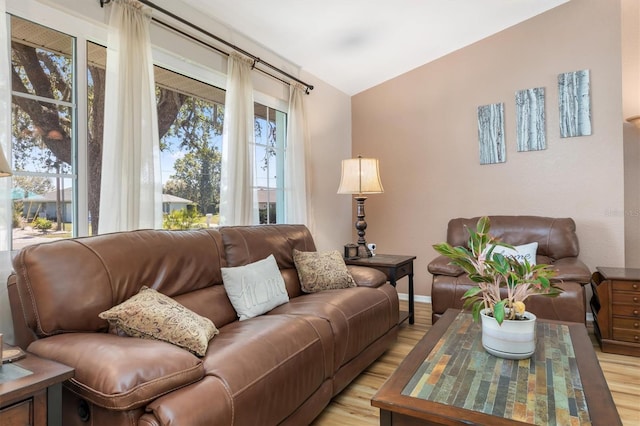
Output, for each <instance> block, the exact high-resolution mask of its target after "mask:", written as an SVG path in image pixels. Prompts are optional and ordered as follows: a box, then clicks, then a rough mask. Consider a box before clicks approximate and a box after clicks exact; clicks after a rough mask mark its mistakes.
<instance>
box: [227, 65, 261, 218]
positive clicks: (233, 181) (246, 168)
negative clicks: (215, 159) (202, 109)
mask: <svg viewBox="0 0 640 426" xmlns="http://www.w3.org/2000/svg"><path fill="white" fill-rule="evenodd" d="M252 64H253V62H252V61H251V60H249V59H248V58H245V57H242V56H240V55H238V54H236V53H231V54H230V55H229V59H228V65H227V93H226V95H225V105H224V129H223V131H222V164H221V176H220V224H221V225H251V224H254V223H256V219H257V212H258V209H257V203H255V201H254V200H255V197H254V196H253V193H254V189H253V186H254V183H253V165H254V161H255V160H254V157H255V153H254V152H253V150H252V147H253V146H254V129H253V84H252V83H251V66H252Z"/></svg>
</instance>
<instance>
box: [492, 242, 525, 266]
mask: <svg viewBox="0 0 640 426" xmlns="http://www.w3.org/2000/svg"><path fill="white" fill-rule="evenodd" d="M487 249H488V250H490V247H487ZM537 250H538V242H537V241H536V242H533V243H529V244H522V245H519V246H513V248H509V247H504V246H498V245H496V246H494V248H493V252H492V254H497V253H500V254H501V255H503V256H505V257H513V258H515V259H516V260H517V261H518V262H520V263H524V260H525V259H526V260H527V261H528V262H529V264H530V265H532V266H533V265H535V264H536V252H537Z"/></svg>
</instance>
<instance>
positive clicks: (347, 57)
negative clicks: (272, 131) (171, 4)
mask: <svg viewBox="0 0 640 426" xmlns="http://www.w3.org/2000/svg"><path fill="white" fill-rule="evenodd" d="M180 1H181V2H183V3H186V4H188V5H189V6H191V7H192V8H194V9H196V10H197V11H198V12H199V13H202V14H204V15H206V16H208V17H210V18H211V19H214V20H216V21H218V22H220V23H222V24H224V25H225V26H227V27H229V28H231V29H233V30H235V31H237V32H238V33H241V34H243V35H244V36H246V37H248V38H250V39H252V40H254V41H256V42H257V43H259V44H260V45H262V46H264V47H266V48H268V49H269V50H271V51H273V52H275V53H277V54H278V55H279V56H281V57H282V58H284V59H286V60H287V61H290V62H292V63H294V64H295V65H297V66H299V67H300V68H301V69H302V70H304V71H306V72H308V73H311V74H313V75H314V76H316V77H318V78H320V79H322V80H323V81H325V82H327V83H329V84H330V85H332V86H334V87H336V88H338V89H339V90H341V91H343V92H345V93H346V94H349V95H354V94H356V93H359V92H361V91H363V90H366V89H368V88H370V87H373V86H375V85H377V84H380V83H382V82H384V81H386V80H389V79H391V78H393V77H396V76H398V75H400V74H403V73H405V72H407V71H409V70H411V69H414V68H417V67H419V66H420V65H423V64H425V63H428V62H430V61H433V60H435V59H437V58H439V57H441V56H444V55H446V54H448V53H451V52H453V51H455V50H458V49H460V48H462V47H464V46H468V45H470V44H472V43H474V42H476V41H478V40H481V39H483V38H485V37H488V36H490V35H492V34H495V33H497V32H499V31H502V30H504V29H506V28H508V27H510V26H513V25H515V24H518V23H519V22H522V21H524V20H526V19H529V18H531V17H533V16H535V15H538V14H540V13H543V12H545V11H547V10H549V9H551V8H554V7H556V6H558V5H560V4H563V3H566V2H567V1H569V0H386V1H383V0H322V1H311V0H273V1H264V0H235V1H231V0H206V1H205V0H180ZM309 83H310V84H313V82H312V81H309Z"/></svg>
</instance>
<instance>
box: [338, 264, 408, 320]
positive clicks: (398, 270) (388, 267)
mask: <svg viewBox="0 0 640 426" xmlns="http://www.w3.org/2000/svg"><path fill="white" fill-rule="evenodd" d="M415 258H416V257H415V256H402V255H397V254H376V255H375V256H371V257H359V258H356V259H345V260H344V261H345V263H346V264H347V265H358V266H368V267H370V268H374V269H377V270H379V271H382V272H384V274H385V275H386V276H387V280H389V283H391V285H392V286H394V287H395V286H396V283H397V281H398V280H399V279H400V278H402V277H407V278H408V279H409V312H406V311H405V312H402V311H401V312H400V321H399V322H400V323H401V322H403V321H405V320H406V319H409V324H413V323H414V321H415V315H414V303H413V297H414V296H413V261H414V260H415Z"/></svg>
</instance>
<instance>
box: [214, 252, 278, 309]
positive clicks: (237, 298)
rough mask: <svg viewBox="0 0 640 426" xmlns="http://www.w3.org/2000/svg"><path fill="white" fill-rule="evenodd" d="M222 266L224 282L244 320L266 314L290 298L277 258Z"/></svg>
mask: <svg viewBox="0 0 640 426" xmlns="http://www.w3.org/2000/svg"><path fill="white" fill-rule="evenodd" d="M221 269H222V281H223V284H224V288H225V290H226V291H227V296H229V300H231V304H232V305H233V308H234V309H235V310H236V312H237V313H238V317H240V321H244V320H247V319H249V318H253V317H255V316H258V315H262V314H264V313H265V312H269V311H270V310H271V309H273V308H275V307H276V306H280V305H282V304H283V303H287V302H288V301H289V295H288V294H287V288H286V286H285V284H284V279H283V278H282V274H280V270H279V269H278V264H277V262H276V258H275V257H273V255H269V257H267V258H266V259H263V260H259V261H257V262H254V263H250V264H248V265H245V266H236V267H230V268H221Z"/></svg>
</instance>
